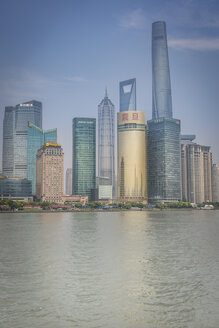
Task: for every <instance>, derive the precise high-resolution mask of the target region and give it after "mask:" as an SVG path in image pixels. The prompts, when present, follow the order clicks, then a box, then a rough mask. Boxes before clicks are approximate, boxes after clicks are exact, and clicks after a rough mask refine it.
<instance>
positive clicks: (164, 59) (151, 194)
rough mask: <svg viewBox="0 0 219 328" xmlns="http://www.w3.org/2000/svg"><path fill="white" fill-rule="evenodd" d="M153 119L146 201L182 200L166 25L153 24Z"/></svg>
mask: <svg viewBox="0 0 219 328" xmlns="http://www.w3.org/2000/svg"><path fill="white" fill-rule="evenodd" d="M152 97H153V105H152V120H150V121H148V198H149V202H151V203H156V202H169V201H178V200H180V199H181V183H180V121H179V120H176V119H174V118H172V97H171V86H170V70H169V60H168V48H167V36H166V24H165V22H155V23H153V24H152Z"/></svg>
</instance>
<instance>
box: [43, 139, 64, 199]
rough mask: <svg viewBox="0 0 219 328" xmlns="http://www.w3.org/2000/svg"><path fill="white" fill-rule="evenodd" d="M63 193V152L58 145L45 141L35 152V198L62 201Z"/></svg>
mask: <svg viewBox="0 0 219 328" xmlns="http://www.w3.org/2000/svg"><path fill="white" fill-rule="evenodd" d="M63 194H64V153H63V149H62V148H61V146H60V145H58V144H56V143H52V142H47V143H46V144H45V145H43V146H42V147H41V149H39V150H38V152H37V161H36V198H37V199H38V200H41V201H46V202H55V203H62V197H63Z"/></svg>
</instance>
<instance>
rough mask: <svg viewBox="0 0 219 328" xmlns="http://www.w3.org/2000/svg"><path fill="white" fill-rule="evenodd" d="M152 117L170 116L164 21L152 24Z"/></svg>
mask: <svg viewBox="0 0 219 328" xmlns="http://www.w3.org/2000/svg"><path fill="white" fill-rule="evenodd" d="M152 101H153V108H152V119H158V118H160V117H168V118H171V117H172V97H171V85H170V69H169V59H168V47H167V34H166V23H165V22H154V23H153V24H152Z"/></svg>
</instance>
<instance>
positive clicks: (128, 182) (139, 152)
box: [117, 111, 147, 203]
mask: <svg viewBox="0 0 219 328" xmlns="http://www.w3.org/2000/svg"><path fill="white" fill-rule="evenodd" d="M117 122H118V147H117V148H118V180H117V181H118V194H117V195H118V200H119V201H140V202H145V203H146V202H147V161H146V156H147V155H146V153H147V149H146V125H145V113H144V112H143V111H123V112H119V113H117Z"/></svg>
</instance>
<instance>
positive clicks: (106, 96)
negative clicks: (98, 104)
mask: <svg viewBox="0 0 219 328" xmlns="http://www.w3.org/2000/svg"><path fill="white" fill-rule="evenodd" d="M104 97H105V98H108V94H107V87H106V88H105V96H104Z"/></svg>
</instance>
